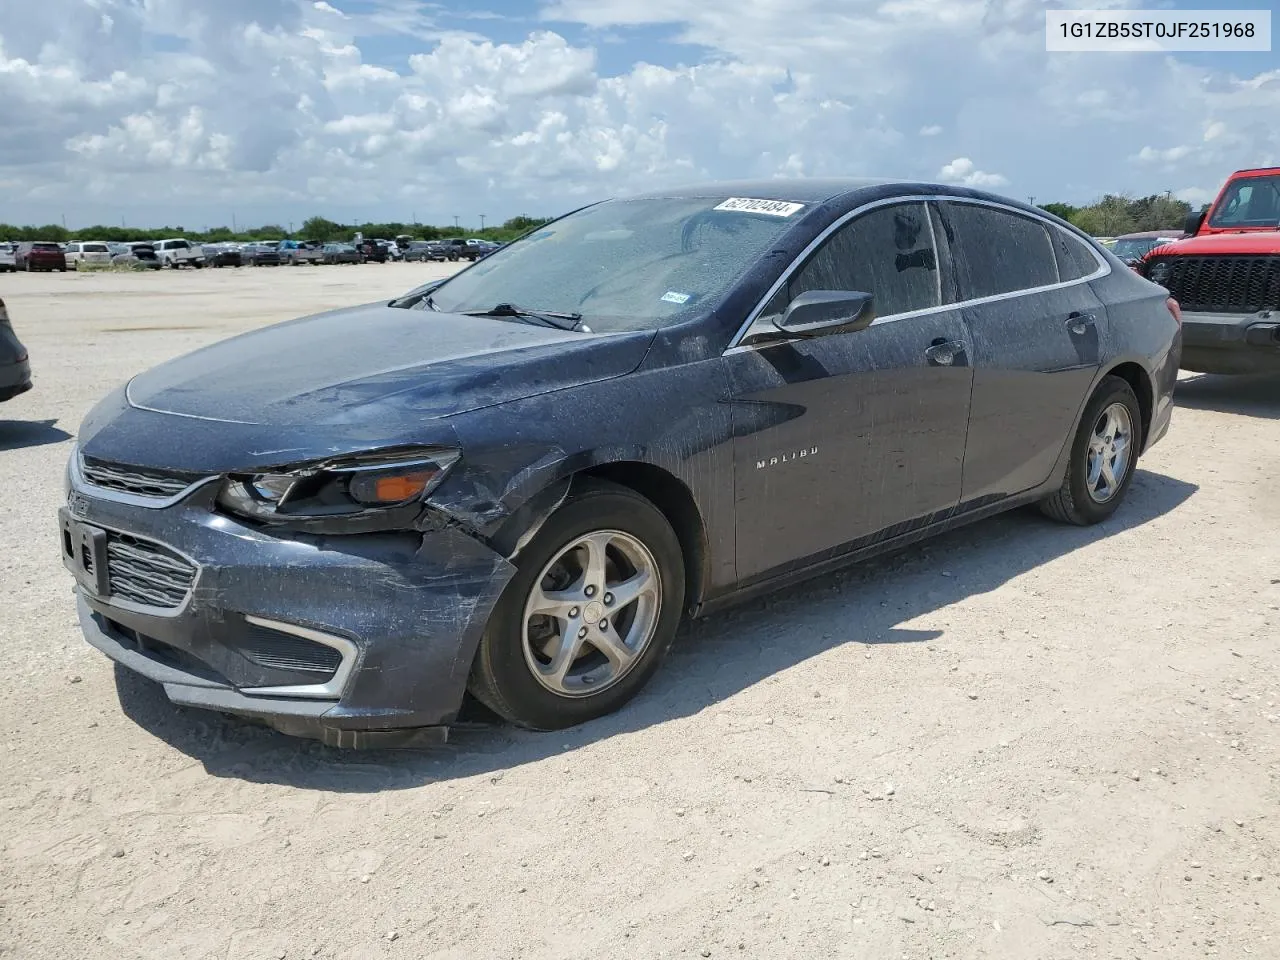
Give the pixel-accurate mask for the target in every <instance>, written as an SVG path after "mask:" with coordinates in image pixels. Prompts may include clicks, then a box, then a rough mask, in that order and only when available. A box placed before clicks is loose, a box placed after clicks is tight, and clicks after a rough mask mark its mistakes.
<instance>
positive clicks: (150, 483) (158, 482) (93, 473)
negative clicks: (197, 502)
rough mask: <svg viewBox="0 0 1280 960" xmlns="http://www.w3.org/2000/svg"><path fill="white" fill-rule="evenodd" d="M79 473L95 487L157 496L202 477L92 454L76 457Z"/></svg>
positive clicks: (182, 487)
mask: <svg viewBox="0 0 1280 960" xmlns="http://www.w3.org/2000/svg"><path fill="white" fill-rule="evenodd" d="M80 473H81V475H82V476H83V477H84V479H85V481H86V482H88V483H90V484H92V485H93V486H95V487H102V488H104V489H107V490H119V491H120V492H121V493H132V494H136V495H137V496H140V497H157V498H163V497H172V496H175V495H176V494H179V493H181V492H182V491H183V490H185V489H187V487H189V486H191V484H193V483H195V482H196V481H197V480H201V479H203V477H202V476H201V475H200V474H192V473H177V472H170V471H164V470H152V469H148V468H146V467H133V466H128V465H126V464H123V463H109V462H108V461H106V460H96V459H94V458H93V457H81V458H80Z"/></svg>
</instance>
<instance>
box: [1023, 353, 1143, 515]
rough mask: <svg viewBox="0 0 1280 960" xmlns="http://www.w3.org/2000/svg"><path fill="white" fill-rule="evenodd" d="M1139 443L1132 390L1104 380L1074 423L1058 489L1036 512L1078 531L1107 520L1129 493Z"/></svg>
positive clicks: (1139, 425) (1138, 418)
mask: <svg viewBox="0 0 1280 960" xmlns="http://www.w3.org/2000/svg"><path fill="white" fill-rule="evenodd" d="M1142 441H1143V437H1142V410H1141V408H1140V407H1139V406H1138V398H1137V396H1136V395H1135V394H1134V392H1133V388H1132V387H1131V386H1129V384H1128V382H1127V381H1125V380H1123V379H1121V378H1120V377H1104V378H1103V380H1102V383H1100V384H1099V385H1098V389H1097V390H1096V391H1095V392H1094V394H1093V397H1092V398H1091V399H1090V400H1089V403H1088V405H1087V406H1086V407H1085V409H1084V416H1082V417H1081V418H1080V426H1079V428H1078V429H1077V430H1076V436H1075V439H1074V440H1073V441H1072V444H1071V460H1070V462H1069V464H1068V465H1067V475H1066V477H1064V478H1063V481H1062V486H1061V487H1060V488H1059V489H1058V491H1057V492H1056V493H1054V494H1052V495H1050V496H1049V497H1046V498H1045V499H1044V500H1042V501H1041V502H1040V509H1041V510H1042V511H1043V512H1044V513H1045V514H1046V515H1047V516H1049V517H1052V518H1053V519H1054V520H1058V521H1061V522H1062V523H1074V524H1076V525H1078V526H1088V525H1090V524H1094V523H1100V522H1101V521H1103V520H1105V519H1107V517H1109V516H1111V515H1112V514H1113V513H1115V512H1116V508H1117V507H1119V506H1120V501H1121V500H1123V499H1124V496H1125V494H1126V493H1127V492H1128V490H1129V484H1130V483H1131V482H1132V481H1133V471H1134V468H1135V467H1136V466H1137V462H1138V452H1139V451H1140V450H1141V449H1142Z"/></svg>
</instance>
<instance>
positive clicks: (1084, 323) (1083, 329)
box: [1067, 311, 1098, 337]
mask: <svg viewBox="0 0 1280 960" xmlns="http://www.w3.org/2000/svg"><path fill="white" fill-rule="evenodd" d="M1097 319H1098V318H1097V317H1095V316H1094V315H1093V314H1092V313H1080V312H1079V311H1077V312H1075V313H1069V314H1067V329H1069V330H1070V331H1071V332H1072V333H1074V334H1075V335H1076V336H1078V337H1079V336H1084V334H1085V333H1087V332H1088V330H1089V328H1090V327H1092V326H1093V325H1094V324H1095V323H1096V322H1097Z"/></svg>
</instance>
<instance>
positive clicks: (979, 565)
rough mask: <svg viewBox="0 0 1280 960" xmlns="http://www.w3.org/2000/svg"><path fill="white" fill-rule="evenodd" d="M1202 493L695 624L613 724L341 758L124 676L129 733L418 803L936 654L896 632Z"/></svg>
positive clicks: (881, 564)
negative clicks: (853, 669)
mask: <svg viewBox="0 0 1280 960" xmlns="http://www.w3.org/2000/svg"><path fill="white" fill-rule="evenodd" d="M1197 489H1198V488H1197V487H1196V486H1195V485H1194V484H1190V483H1186V482H1184V481H1181V480H1177V479H1174V478H1173V477H1168V476H1164V475H1162V474H1158V473H1152V472H1150V471H1146V470H1139V471H1138V472H1137V474H1135V476H1134V482H1133V485H1132V486H1131V488H1130V490H1129V494H1128V497H1127V499H1126V501H1125V503H1124V505H1123V506H1122V507H1121V508H1120V510H1118V511H1117V512H1116V514H1115V515H1114V516H1113V517H1112V518H1111V519H1109V520H1107V521H1105V522H1104V523H1101V524H1098V525H1097V526H1093V527H1071V526H1063V525H1060V524H1056V523H1053V522H1051V521H1049V520H1047V519H1046V518H1044V517H1042V516H1041V515H1040V514H1039V513H1038V512H1036V511H1035V510H1030V509H1027V510H1016V511H1012V512H1010V513H1006V514H1002V515H999V516H996V517H993V518H990V519H988V520H984V521H980V522H978V523H975V524H973V525H971V526H968V527H964V528H961V529H959V530H955V531H952V532H950V533H948V534H944V535H942V536H940V537H935V538H933V539H931V540H926V541H923V542H922V543H919V544H916V545H914V546H911V547H908V548H906V549H904V550H902V551H900V552H897V553H894V554H889V555H886V556H884V557H881V558H878V559H874V560H869V561H865V562H863V563H858V564H854V565H852V566H850V567H848V568H846V569H844V570H841V571H838V572H835V573H831V574H827V575H824V576H820V577H816V578H814V579H812V580H809V581H806V582H804V583H802V584H800V585H798V586H795V587H791V588H789V589H786V590H783V591H780V592H779V593H776V594H773V595H770V596H767V597H762V598H760V599H758V600H754V601H751V602H750V603H746V604H743V605H742V606H739V607H735V608H732V609H730V610H727V611H725V612H724V613H721V614H717V615H715V616H712V617H708V618H706V619H704V620H699V621H695V622H692V623H688V622H686V623H685V624H684V625H683V626H682V627H681V629H680V634H679V635H678V637H677V638H676V643H675V647H674V648H673V650H672V652H671V655H670V656H669V657H668V659H667V662H666V663H665V664H663V667H662V669H661V670H660V671H659V672H658V674H657V676H655V677H654V679H653V681H652V682H651V683H650V684H649V686H648V687H647V688H646V689H645V690H644V691H643V692H642V693H641V694H640V695H639V696H638V697H637V698H636V699H635V700H633V701H632V702H631V703H630V704H628V705H627V706H626V707H624V708H623V709H622V710H621V711H619V712H618V713H616V714H613V715H611V716H608V717H604V718H602V719H600V720H596V721H594V722H591V723H588V724H583V725H582V726H580V727H576V728H573V729H570V730H563V731H559V732H556V733H534V732H530V731H525V730H520V729H516V728H513V727H509V726H503V725H499V724H484V723H471V724H462V725H460V726H459V727H456V728H454V729H453V730H452V732H451V736H450V739H449V742H448V743H447V744H445V745H443V746H439V747H433V748H430V749H424V750H369V751H341V750H335V749H331V748H328V747H325V746H323V745H321V744H319V743H316V742H313V741H307V740H300V739H296V738H293V737H287V736H284V735H283V734H280V733H276V732H275V731H273V730H270V729H268V728H265V727H262V726H259V725H257V724H253V723H249V722H246V721H242V720H238V719H235V718H230V717H224V716H222V715H219V714H216V713H212V712H208V711H201V710H192V709H188V708H182V707H177V706H174V705H173V704H171V703H170V702H169V701H168V699H167V698H166V697H165V696H164V693H163V692H162V690H161V688H160V686H159V685H158V684H155V683H153V682H151V681H149V680H146V679H144V678H142V677H139V676H138V675H136V674H134V673H132V672H130V671H128V670H126V669H124V668H122V667H119V666H117V667H116V673H115V677H116V687H117V691H118V694H119V697H120V703H121V707H122V709H123V710H124V712H125V713H126V714H127V715H128V716H129V717H130V718H131V719H132V720H133V721H134V722H136V723H137V724H138V725H139V726H140V727H142V728H143V729H144V730H146V731H147V732H149V733H150V734H152V735H153V736H155V737H157V738H159V739H161V740H164V741H165V742H166V743H168V744H169V745H170V746H172V747H173V748H175V749H176V750H180V751H181V752H183V753H185V754H187V755H188V756H190V757H192V758H194V759H196V760H199V761H200V762H201V763H202V764H203V765H204V767H205V770H206V771H207V772H208V773H210V774H212V775H214V776H218V777H234V778H240V779H244V780H247V781H251V782H260V783H275V784H283V785H289V786H293V787H298V788H301V789H314V790H328V791H338V792H353V793H374V792H378V791H384V790H400V789H409V788H412V787H416V786H421V785H423V784H427V783H433V782H438V781H447V780H451V779H455V778H465V777H473V776H478V775H482V774H485V773H489V772H495V771H501V770H506V769H508V768H513V767H518V766H521V765H523V764H526V763H531V762H535V761H538V760H541V759H545V758H546V757H549V756H553V755H557V756H558V755H564V754H565V753H566V752H567V751H572V750H574V749H576V748H580V747H583V746H586V745H588V744H590V743H593V742H595V741H599V740H603V739H607V738H610V737H613V736H617V735H619V734H625V733H631V732H635V731H637V730H643V729H646V728H648V727H652V726H656V725H659V724H662V723H666V722H668V721H670V720H674V719H678V718H681V717H687V716H691V715H693V714H696V713H698V712H700V711H702V710H705V709H707V708H708V707H710V706H713V705H714V704H716V703H720V702H722V701H724V700H726V699H728V698H730V697H732V696H734V695H735V694H737V693H740V692H741V691H743V690H745V689H747V688H749V687H751V686H753V685H755V684H757V683H760V682H761V681H763V680H766V679H767V678H769V677H771V676H774V675H776V674H778V673H781V672H783V671H785V670H787V669H789V668H791V667H793V666H795V665H796V664H798V663H801V662H803V661H805V660H808V659H810V658H811V657H814V656H817V655H819V654H822V653H824V652H826V651H828V650H830V649H833V648H835V647H838V646H840V645H842V644H858V645H865V646H867V647H871V646H875V645H879V644H892V643H924V642H928V641H932V640H934V639H937V638H938V637H940V636H941V635H942V631H938V630H915V629H910V628H906V627H903V626H901V624H903V623H909V622H911V621H912V620H914V619H915V618H917V617H920V616H922V615H925V614H928V613H931V612H933V611H936V610H940V609H943V608H945V607H947V606H950V605H952V604H954V603H957V602H959V601H961V600H963V599H965V598H966V597H970V596H975V595H978V594H982V593H987V592H990V591H992V590H995V589H997V588H999V587H1000V586H1002V585H1003V584H1004V583H1006V582H1008V581H1009V580H1011V579H1013V578H1015V577H1018V576H1020V575H1022V574H1024V573H1026V572H1027V571H1029V570H1032V569H1035V568H1036V567H1038V566H1040V565H1041V564H1044V563H1048V562H1050V561H1052V560H1055V559H1057V558H1059V557H1062V556H1065V555H1066V554H1069V553H1071V552H1073V551H1075V550H1077V549H1080V548H1082V547H1087V546H1090V545H1092V544H1096V543H1099V542H1101V541H1103V540H1106V539H1107V538H1108V537H1111V536H1114V535H1116V534H1119V533H1123V532H1125V531H1128V530H1132V529H1134V528H1136V527H1141V526H1143V525H1144V524H1146V523H1149V522H1150V521H1152V520H1155V519H1157V518H1159V517H1162V516H1164V515H1166V514H1168V513H1170V512H1171V511H1173V510H1175V509H1177V508H1178V507H1179V506H1180V505H1181V504H1182V503H1184V502H1185V501H1186V500H1187V499H1188V498H1189V497H1191V496H1192V495H1193V494H1194V493H1195V492H1196V490H1197ZM952 571H961V573H959V574H955V575H953V574H952V573H951V572H952ZM944 574H946V575H945V576H944ZM922 585H924V588H923V589H922Z"/></svg>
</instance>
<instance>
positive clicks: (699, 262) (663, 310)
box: [431, 198, 800, 331]
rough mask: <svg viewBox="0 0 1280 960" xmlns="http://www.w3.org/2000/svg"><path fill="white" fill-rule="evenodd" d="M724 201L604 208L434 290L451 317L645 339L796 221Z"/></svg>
mask: <svg viewBox="0 0 1280 960" xmlns="http://www.w3.org/2000/svg"><path fill="white" fill-rule="evenodd" d="M722 200H723V198H710V199H708V198H679V199H673V198H665V199H656V200H610V201H606V202H605V203H600V204H596V205H595V206H591V207H587V208H586V209H584V210H579V211H578V212H577V213H572V214H570V215H569V216H567V217H565V218H563V219H561V220H557V221H556V222H554V223H551V224H548V225H547V226H546V227H543V228H541V229H539V230H536V231H534V232H533V233H532V234H529V235H528V236H526V237H525V238H524V239H522V240H519V241H517V242H516V243H513V244H509V245H507V246H504V247H502V248H501V249H500V250H497V251H496V252H494V253H492V254H490V255H489V256H487V257H485V258H484V259H483V260H480V261H479V262H478V263H477V265H476V266H474V267H471V268H470V269H468V270H466V271H464V272H462V273H460V274H458V275H457V276H456V277H454V278H452V279H450V280H448V281H446V282H445V283H444V284H442V285H441V286H439V287H437V288H436V289H435V290H434V291H432V294H431V299H432V303H433V305H434V306H435V308H436V309H437V310H444V311H448V312H454V313H463V312H469V311H483V310H490V309H492V308H493V307H495V306H496V305H498V304H511V305H513V306H515V307H517V308H519V309H521V310H533V311H542V312H548V311H550V312H557V313H566V314H582V316H583V321H584V323H585V324H586V325H587V326H588V327H589V328H590V329H592V330H596V331H599V330H646V329H653V328H655V327H660V326H665V325H667V324H671V323H677V322H679V321H682V320H687V319H689V318H691V317H693V316H696V315H697V314H699V313H703V312H705V311H707V310H709V309H711V308H713V307H714V306H715V305H716V303H718V302H719V300H720V298H721V297H722V296H724V294H725V293H726V292H727V291H728V289H729V288H730V287H731V286H732V285H733V283H734V282H735V281H737V280H738V279H739V278H740V277H741V276H742V275H743V274H745V273H746V272H747V270H748V269H749V268H750V267H751V265H752V264H753V263H755V262H756V260H758V259H759V258H760V257H761V256H762V255H763V254H764V253H766V252H767V251H768V250H769V248H770V247H771V246H772V245H773V243H774V242H775V241H776V240H777V238H778V237H779V236H781V235H782V234H783V233H784V232H786V230H787V229H788V228H789V227H790V226H791V225H792V224H793V223H794V222H795V221H796V220H798V219H799V218H798V217H797V216H795V214H796V213H797V212H798V211H799V209H800V205H799V204H791V205H787V204H781V205H778V206H777V207H775V210H777V209H783V210H789V211H790V212H789V213H787V214H786V215H779V214H778V213H777V212H774V213H761V212H757V211H755V210H741V209H732V208H730V209H717V205H720V206H728V205H727V204H722V203H721V201H722Z"/></svg>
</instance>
